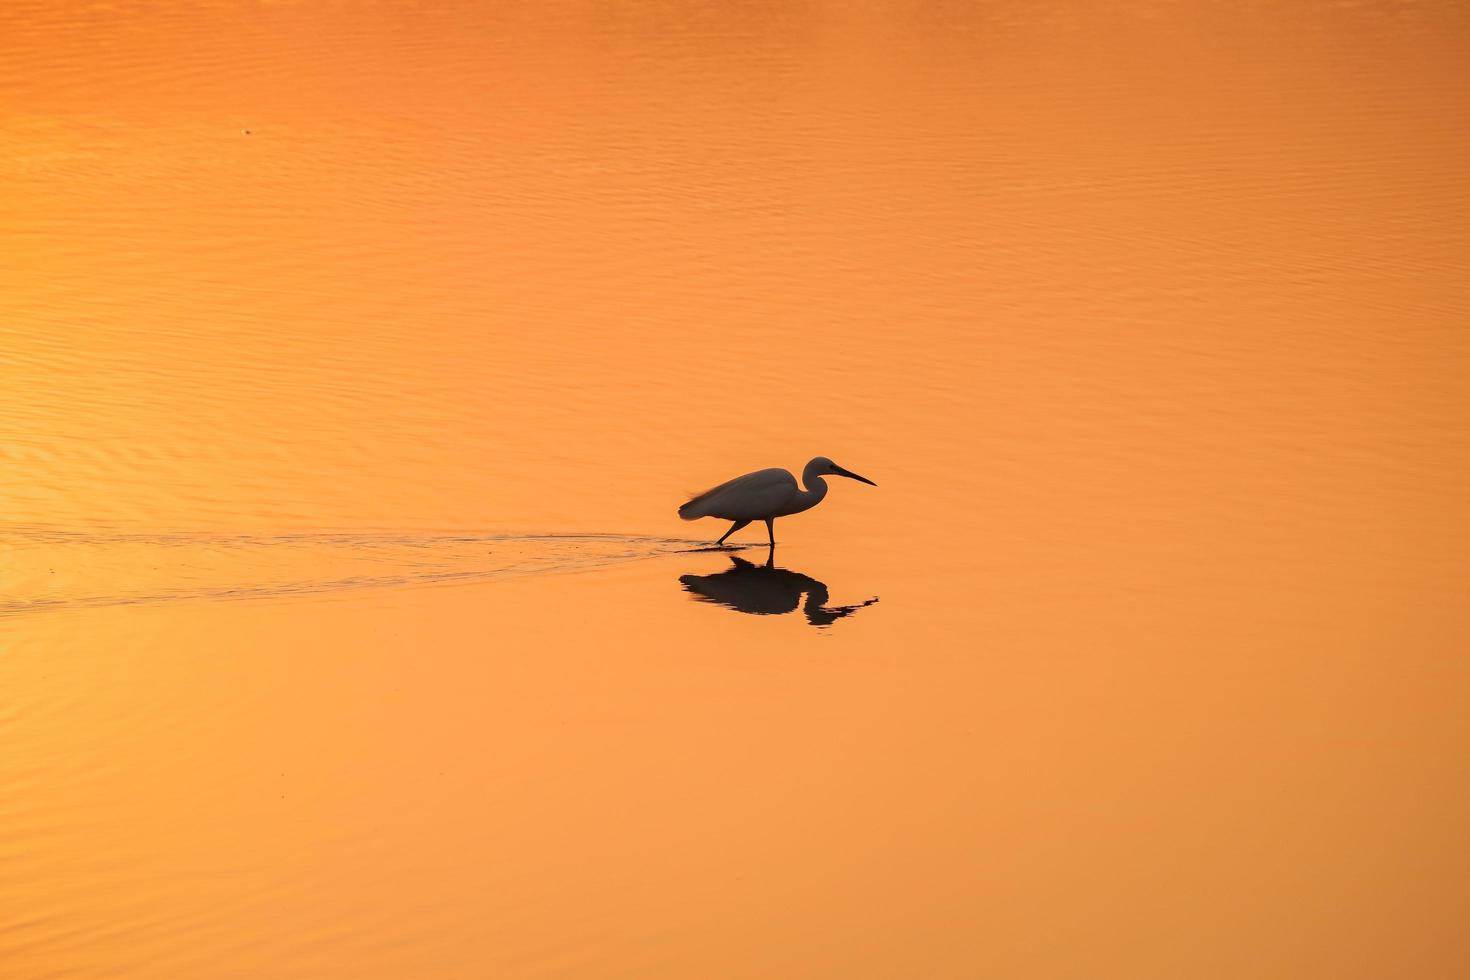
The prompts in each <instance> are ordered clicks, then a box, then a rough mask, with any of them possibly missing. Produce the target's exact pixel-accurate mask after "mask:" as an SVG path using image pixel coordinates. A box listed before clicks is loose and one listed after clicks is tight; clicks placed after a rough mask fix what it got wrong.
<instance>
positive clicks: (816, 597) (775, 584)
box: [679, 552, 878, 627]
mask: <svg viewBox="0 0 1470 980" xmlns="http://www.w3.org/2000/svg"><path fill="white" fill-rule="evenodd" d="M775 560H776V559H775V554H774V552H773V553H771V554H770V555H769V556H768V557H767V558H766V563H765V564H764V565H757V564H755V563H753V562H749V561H746V560H745V559H744V558H741V557H739V556H737V555H731V556H730V562H731V564H732V566H733V567H731V568H727V569H725V570H724V571H723V572H716V573H715V574H713V575H681V576H679V583H680V584H681V585H683V586H684V591H686V592H688V593H689V594H690V596H691V597H692V598H693V599H694V600H695V601H696V602H709V603H714V604H715V605H719V606H724V607H725V608H726V609H733V610H735V611H736V612H743V613H749V614H751V615H753V616H779V615H781V614H783V613H789V612H795V611H796V609H797V608H798V607H800V608H801V611H802V612H803V613H804V614H805V615H806V621H807V622H808V623H810V624H811V625H813V626H818V627H821V626H831V625H832V624H833V623H835V622H836V621H837V620H839V619H841V618H842V617H844V616H851V615H852V614H853V613H855V612H857V611H858V610H859V609H862V608H863V607H864V606H871V605H872V604H873V603H875V602H877V601H878V597H877V596H874V597H873V598H871V599H868V600H867V601H866V602H859V603H857V604H856V605H851V606H829V605H827V600H828V591H827V584H826V583H825V582H819V581H818V580H816V579H814V578H812V577H811V576H810V575H803V574H802V573H801V572H794V571H792V570H791V569H789V568H779V567H777V566H776V564H775ZM802 596H806V601H805V602H802Z"/></svg>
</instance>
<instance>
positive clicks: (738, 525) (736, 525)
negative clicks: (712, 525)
mask: <svg viewBox="0 0 1470 980" xmlns="http://www.w3.org/2000/svg"><path fill="white" fill-rule="evenodd" d="M749 523H750V522H749V521H736V522H735V523H734V524H731V525H730V530H728V531H726V532H725V533H724V534H722V535H720V540H718V541H716V542H715V544H724V543H725V539H726V538H728V537H729V536H730V535H732V534H734V533H735V532H736V531H738V530H740V529H741V528H742V527H744V526H745V525H747V524H749Z"/></svg>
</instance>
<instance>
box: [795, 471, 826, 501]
mask: <svg viewBox="0 0 1470 980" xmlns="http://www.w3.org/2000/svg"><path fill="white" fill-rule="evenodd" d="M801 482H802V484H803V485H804V486H805V487H806V489H805V490H803V491H802V493H801V503H802V507H801V509H802V510H807V509H808V508H811V507H815V506H817V504H819V503H821V502H822V498H823V497H825V496H827V481H826V480H824V479H822V477H821V476H820V475H819V474H817V473H813V472H812V471H811V469H810V468H807V469H805V470H803V471H802V473H801Z"/></svg>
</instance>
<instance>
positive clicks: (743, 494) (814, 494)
mask: <svg viewBox="0 0 1470 980" xmlns="http://www.w3.org/2000/svg"><path fill="white" fill-rule="evenodd" d="M829 474H831V475H835V476H846V477H850V478H851V479H854V480H858V481H861V482H863V483H866V484H868V486H871V487H876V486H877V485H878V484H876V483H874V482H873V481H872V480H869V479H868V478H867V477H865V476H858V475H857V474H856V473H852V472H850V471H848V470H845V469H843V468H842V467H840V466H838V465H837V464H836V463H834V462H832V461H831V460H830V459H828V458H827V457H826V456H818V457H817V458H816V459H813V460H812V461H811V462H810V463H807V464H806V469H804V470H802V471H801V482H802V483H803V484H805V486H806V487H807V489H805V490H803V489H801V487H799V486H797V484H796V477H794V476H792V475H791V472H790V471H789V470H783V469H769V470H756V471H755V472H754V473H747V474H745V475H744V476H737V477H736V478H735V479H733V480H731V481H729V482H728V483H721V484H720V485H719V486H717V487H715V488H713V489H711V490H706V491H705V492H704V493H702V494H700V495H699V496H697V497H695V498H693V499H692V500H690V501H689V502H688V503H687V504H685V505H684V506H682V507H680V508H679V516H680V517H682V518H684V520H686V521H692V520H695V519H696V518H700V517H721V518H724V519H725V520H727V521H734V522H735V523H734V524H732V525H730V530H728V531H726V532H725V533H724V534H722V535H720V540H719V541H717V542H716V544H724V543H725V539H726V538H728V537H729V536H730V535H732V534H734V533H735V532H736V531H738V530H740V529H741V528H742V527H744V526H745V525H747V524H749V523H750V522H751V521H765V522H766V534H767V535H769V536H770V539H771V544H772V545H773V546H774V545H775V543H776V518H778V517H785V516H786V515H787V514H800V513H801V512H802V511H804V510H810V509H811V508H813V507H815V506H817V504H820V503H821V502H822V498H823V497H825V496H827V483H826V481H825V480H823V479H822V477H824V476H827V475H829Z"/></svg>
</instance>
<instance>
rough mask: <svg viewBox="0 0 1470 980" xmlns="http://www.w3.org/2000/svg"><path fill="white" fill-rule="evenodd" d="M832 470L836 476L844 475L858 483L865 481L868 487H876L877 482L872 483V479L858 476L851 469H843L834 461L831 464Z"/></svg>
mask: <svg viewBox="0 0 1470 980" xmlns="http://www.w3.org/2000/svg"><path fill="white" fill-rule="evenodd" d="M832 472H833V473H836V474H837V475H838V476H845V477H848V478H849V479H852V480H856V481H858V482H859V483H866V484H867V485H868V486H870V487H876V486H877V485H878V484H876V483H874V482H873V481H872V480H870V479H868V478H867V477H865V476H858V475H857V474H856V473H854V472H853V471H852V470H845V469H843V468H842V467H840V466H838V465H837V464H836V463H833V464H832Z"/></svg>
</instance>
